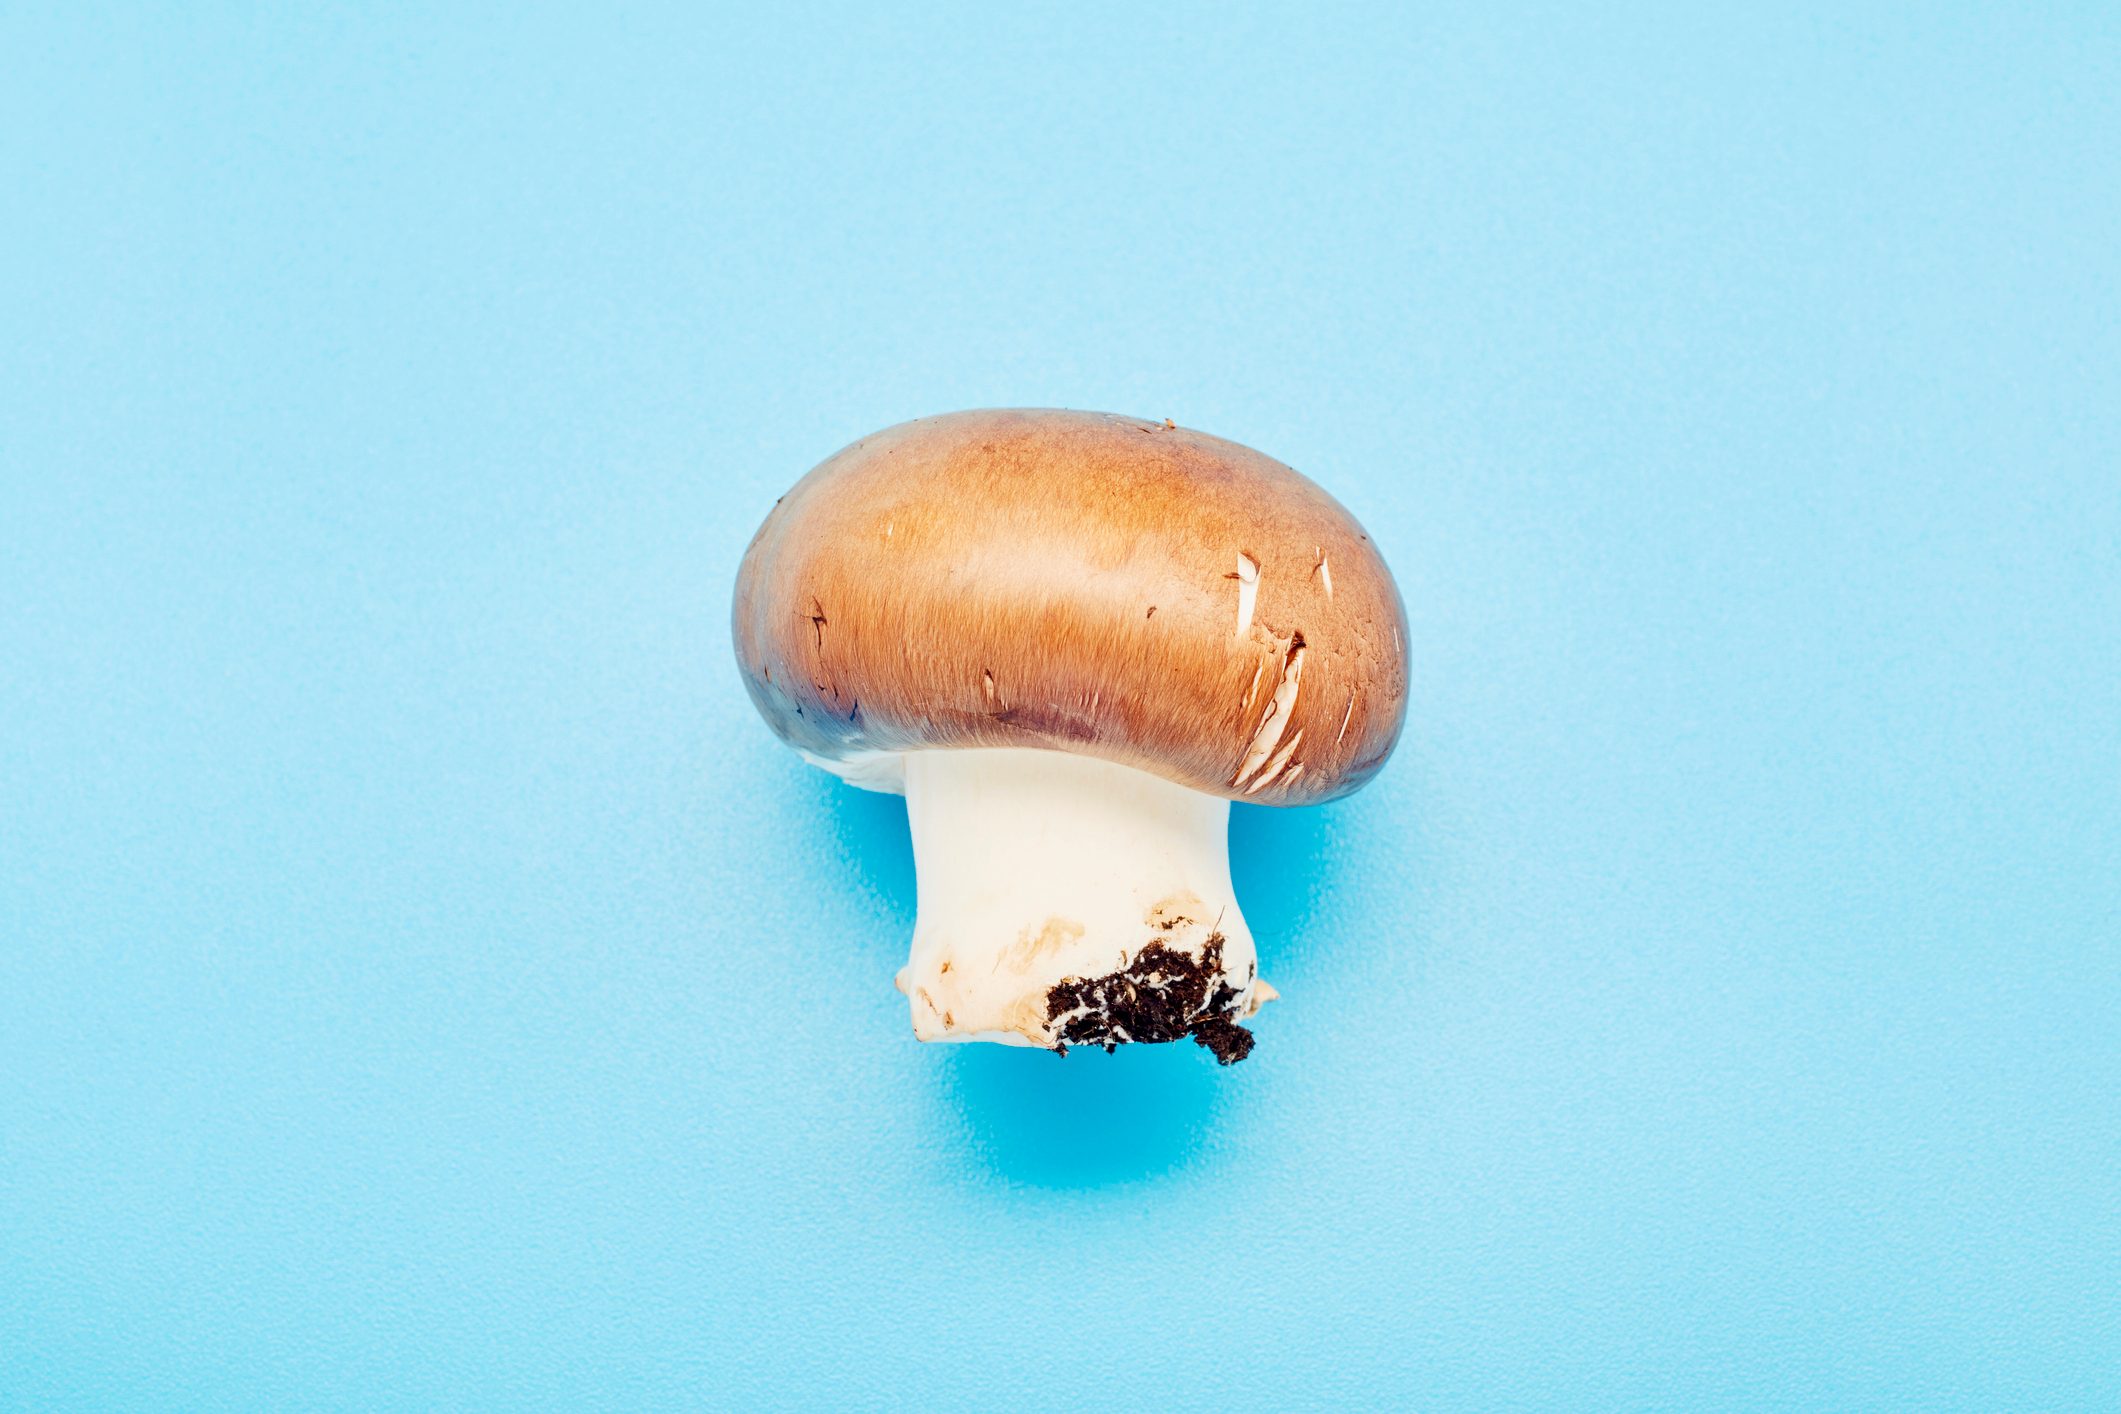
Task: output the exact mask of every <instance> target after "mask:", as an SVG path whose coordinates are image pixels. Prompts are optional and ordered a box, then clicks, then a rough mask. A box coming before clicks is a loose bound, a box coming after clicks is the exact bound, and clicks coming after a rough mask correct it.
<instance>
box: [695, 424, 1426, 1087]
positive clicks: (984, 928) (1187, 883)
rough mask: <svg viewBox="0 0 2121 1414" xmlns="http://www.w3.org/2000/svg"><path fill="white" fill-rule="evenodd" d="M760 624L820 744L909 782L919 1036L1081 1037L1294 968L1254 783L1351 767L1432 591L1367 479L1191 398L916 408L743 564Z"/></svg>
mask: <svg viewBox="0 0 2121 1414" xmlns="http://www.w3.org/2000/svg"><path fill="white" fill-rule="evenodd" d="M733 631H734V640H735V646H736V655H737V661H738V664H739V666H740V667H741V669H742V671H743V675H744V683H745V686H746V687H747V688H748V689H749V691H750V693H751V699H752V701H753V702H754V703H755V704H756V705H757V707H758V709H759V712H760V714H761V715H763V716H764V717H765V719H766V722H767V724H768V725H769V726H771V727H772V728H773V730H774V731H775V732H776V733H777V734H778V735H779V736H780V737H781V739H782V740H783V741H785V742H787V743H789V744H790V745H792V746H794V747H795V748H796V749H797V750H798V751H799V752H801V753H802V755H803V757H804V759H806V760H808V761H810V762H811V763H812V764H814V765H817V766H821V767H823V768H824V769H826V770H828V771H831V772H834V773H835V774H837V775H839V776H840V777H842V778H843V779H845V780H846V781H848V782H850V783H851V784H853V785H857V786H861V787H865V788H867V789H870V790H881V791H892V792H902V793H903V794H904V795H905V797H906V810H907V816H908V820H909V823H910V825H911V829H912V835H913V854H914V864H915V869H916V873H917V879H918V883H917V893H918V918H917V921H916V923H915V925H914V931H913V945H912V952H911V956H910V958H909V960H908V962H907V964H906V966H905V967H904V968H903V969H902V970H901V971H900V972H899V974H898V978H897V983H898V988H899V990H900V991H901V992H903V993H904V994H905V995H906V998H907V1001H908V1004H909V1006H910V1007H911V1009H912V1013H913V1031H914V1034H915V1035H916V1036H918V1037H919V1038H920V1039H921V1040H924V1041H999V1042H1003V1043H1005V1044H1009V1045H1018V1046H1040V1047H1045V1048H1047V1049H1050V1050H1054V1051H1059V1052H1061V1053H1062V1054H1066V1052H1067V1049H1068V1047H1070V1046H1074V1045H1097V1046H1102V1047H1104V1048H1105V1049H1106V1050H1110V1049H1112V1048H1113V1047H1114V1046H1116V1045H1118V1044H1120V1043H1122V1042H1128V1041H1175V1040H1178V1039H1180V1038H1182V1037H1187V1036H1190V1037H1192V1038H1193V1039H1194V1040H1196V1041H1197V1042H1199V1043H1200V1044H1201V1045H1203V1046H1206V1047H1208V1048H1209V1049H1210V1050H1211V1051H1213V1052H1214V1054H1215V1056H1216V1058H1217V1059H1218V1060H1219V1061H1221V1062H1222V1063H1224V1064H1229V1063H1231V1062H1233V1061H1236V1060H1240V1059H1242V1058H1243V1057H1244V1056H1245V1055H1246V1053H1248V1052H1249V1051H1250V1050H1251V1048H1252V1035H1251V1033H1250V1032H1249V1031H1247V1030H1246V1029H1245V1028H1244V1027H1243V1026H1242V1025H1240V1024H1239V1023H1240V1022H1241V1021H1243V1020H1245V1019H1247V1018H1249V1017H1250V1016H1251V1015H1252V1014H1253V1013H1254V1012H1256V1011H1257V1010H1258V1009H1259V1007H1260V1005H1261V1004H1262V1003H1263V1002H1265V1001H1267V1000H1269V999H1271V998H1272V997H1273V996H1274V995H1275V993H1274V991H1273V989H1271V988H1270V987H1268V986H1267V984H1266V983H1265V982H1264V981H1263V980H1262V979H1261V978H1260V976H1259V970H1258V964H1257V956H1256V953H1255V951H1254V947H1253V942H1252V934H1251V931H1250V930H1249V929H1248V928H1247V927H1246V926H1245V920H1244V915H1243V914H1242V913H1241V912H1240V911H1239V910H1238V907H1237V899H1236V895H1235V892H1234V889H1233V887H1232V884H1231V879H1230V855H1229V814H1230V802H1231V801H1233V800H1241V801H1248V802H1251V803H1255V804H1261V805H1304V804H1310V803H1312V802H1316V801H1321V800H1330V799H1332V798H1334V797H1336V796H1341V795H1346V794H1347V793H1349V792H1351V791H1353V790H1355V789H1356V788H1357V787H1359V786H1361V785H1362V784H1363V783H1364V782H1365V781H1367V780H1368V779H1369V778H1370V777H1371V776H1372V775H1374V774H1375V773H1376V771H1377V769H1378V767H1379V766H1381V765H1382V764H1383V762H1384V759H1385V757H1386V756H1387V755H1389V754H1390V752H1391V750H1392V747H1393V744H1394V742H1395V741H1396V740H1397V739H1398V736H1399V731H1400V725H1401V722H1402V720H1403V719H1404V717H1405V713H1406V661H1405V652H1404V643H1405V638H1406V616H1405V612H1404V610H1403V609H1402V608H1401V606H1400V601H1399V592H1398V590H1397V588H1396V587H1395V586H1394V585H1393V583H1392V576H1391V573H1390V572H1389V571H1388V570H1387V569H1386V568H1385V565H1384V561H1383V560H1382V559H1380V558H1379V557H1378V553H1377V550H1376V548H1375V547H1374V546H1373V545H1372V544H1371V543H1370V538H1369V536H1368V535H1366V534H1364V533H1363V530H1362V527H1361V526H1359V525H1357V524H1356V522H1355V519H1354V517H1352V516H1350V515H1349V514H1348V512H1347V511H1346V510H1344V509H1343V508H1342V507H1341V506H1340V505H1339V503H1337V502H1336V501H1334V500H1333V498H1332V497H1330V496H1328V495H1327V494H1326V493H1325V492H1324V491H1322V490H1320V489H1319V488H1318V487H1317V486H1316V485H1314V484H1312V483H1311V482H1310V481H1308V480H1306V479H1305V478H1304V477H1302V476H1300V475H1298V474H1297V473H1296V472H1294V471H1292V470H1291V469H1289V468H1288V467H1286V466H1283V465H1282V464H1281V463H1280V462H1277V461H1274V460H1272V459H1271V458H1268V457H1266V456H1263V455H1261V454H1260V453H1258V452H1255V451H1252V450H1250V449H1248V448H1245V447H1242V446H1239V445H1237V444H1236V443H1234V442H1226V441H1223V440H1222V439H1220V438H1217V437H1210V436H1208V435H1206V434H1205V433H1200V432H1194V431H1191V430H1189V429H1186V428H1182V427H1177V426H1174V425H1173V424H1172V423H1170V422H1168V421H1167V422H1162V423H1156V422H1144V421H1141V420H1139V419H1137V418H1131V417H1118V416H1113V415H1109V414H1103V413H1087V412H1057V411H1044V410H996V411H980V412H961V413H953V414H950V415H948V416H943V417H931V418H922V419H919V420H917V421H914V422H908V423H904V424H901V425H900V426H897V427H893V428H889V429H887V430H885V431H882V432H879V433H876V434H875V435H874V436H871V437H867V438H864V439H863V440H862V441H859V442H857V443H855V444H854V445H853V446H851V447H848V448H846V449H845V450H843V451H841V452H839V453H838V454H837V455H835V456H833V457H831V458H830V459H828V460H827V461H825V462H824V463H822V464H821V465H819V466H818V467H817V468H815V469H814V470H812V471H811V472H810V473H809V474H808V475H807V476H805V477H804V478H803V479H802V480H801V481H799V482H797V483H796V485H795V487H794V488H793V489H792V490H790V491H789V492H788V494H787V495H785V496H783V497H782V498H781V499H780V501H779V502H777V503H776V504H775V506H774V509H773V511H772V512H771V513H770V514H769V515H768V516H767V517H766V522H765V524H764V525H762V526H761V527H760V528H759V531H758V534H757V535H756V536H755V537H754V538H753V539H752V542H751V546H750V548H749V549H748V550H747V551H746V552H745V555H744V560H743V564H742V566H741V567H740V568H739V570H738V571H737V582H736V598H735V605H734V610H733Z"/></svg>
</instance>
